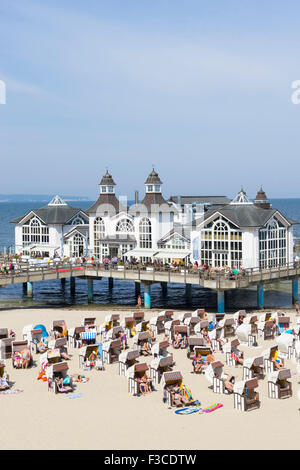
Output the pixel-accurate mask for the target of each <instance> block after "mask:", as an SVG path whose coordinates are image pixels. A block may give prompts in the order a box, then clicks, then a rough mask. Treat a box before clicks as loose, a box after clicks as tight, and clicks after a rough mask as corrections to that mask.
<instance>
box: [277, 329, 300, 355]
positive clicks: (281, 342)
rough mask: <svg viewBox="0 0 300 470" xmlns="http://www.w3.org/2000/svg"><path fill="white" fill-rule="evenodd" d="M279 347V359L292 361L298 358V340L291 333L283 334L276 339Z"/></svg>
mask: <svg viewBox="0 0 300 470" xmlns="http://www.w3.org/2000/svg"><path fill="white" fill-rule="evenodd" d="M276 343H277V345H278V357H279V358H283V359H291V358H294V357H296V350H295V343H296V339H295V337H294V335H292V334H290V333H282V334H281V335H280V336H278V337H277V338H276Z"/></svg>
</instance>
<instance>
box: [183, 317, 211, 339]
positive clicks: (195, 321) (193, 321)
mask: <svg viewBox="0 0 300 470" xmlns="http://www.w3.org/2000/svg"><path fill="white" fill-rule="evenodd" d="M183 323H184V325H186V326H188V327H189V332H190V335H193V334H196V331H195V328H197V326H198V325H199V324H200V323H201V320H200V318H199V317H196V316H195V317H193V316H191V317H187V318H185V319H184V322H183ZM207 323H208V322H207ZM208 325H209V323H208ZM208 325H207V326H208Z"/></svg>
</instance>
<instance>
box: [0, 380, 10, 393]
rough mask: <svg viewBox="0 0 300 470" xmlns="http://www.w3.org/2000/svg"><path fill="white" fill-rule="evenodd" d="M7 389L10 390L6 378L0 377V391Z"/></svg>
mask: <svg viewBox="0 0 300 470" xmlns="http://www.w3.org/2000/svg"><path fill="white" fill-rule="evenodd" d="M8 388H10V385H9V383H8V381H7V379H6V377H0V390H7V389H8Z"/></svg>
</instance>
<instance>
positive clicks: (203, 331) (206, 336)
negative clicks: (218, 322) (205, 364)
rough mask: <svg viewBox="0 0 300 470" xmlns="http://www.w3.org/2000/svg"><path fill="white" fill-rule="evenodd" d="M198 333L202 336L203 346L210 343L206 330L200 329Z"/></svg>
mask: <svg viewBox="0 0 300 470" xmlns="http://www.w3.org/2000/svg"><path fill="white" fill-rule="evenodd" d="M200 333H201V334H202V337H203V340H204V344H207V343H210V342H211V340H210V337H209V335H208V331H207V330H206V328H202V330H201V331H200Z"/></svg>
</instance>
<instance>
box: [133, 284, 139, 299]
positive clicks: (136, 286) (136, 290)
mask: <svg viewBox="0 0 300 470" xmlns="http://www.w3.org/2000/svg"><path fill="white" fill-rule="evenodd" d="M134 287H135V296H136V297H138V296H139V295H140V294H141V283H140V282H135V283H134Z"/></svg>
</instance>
